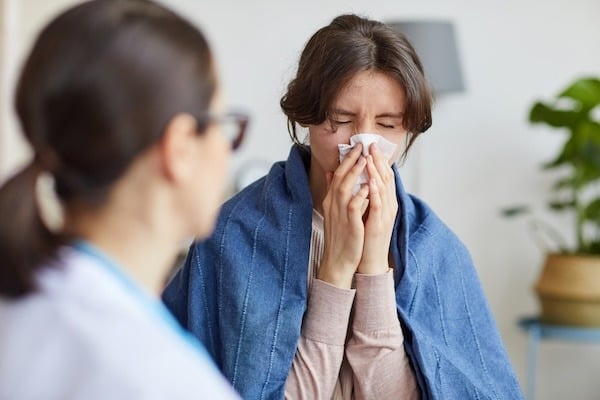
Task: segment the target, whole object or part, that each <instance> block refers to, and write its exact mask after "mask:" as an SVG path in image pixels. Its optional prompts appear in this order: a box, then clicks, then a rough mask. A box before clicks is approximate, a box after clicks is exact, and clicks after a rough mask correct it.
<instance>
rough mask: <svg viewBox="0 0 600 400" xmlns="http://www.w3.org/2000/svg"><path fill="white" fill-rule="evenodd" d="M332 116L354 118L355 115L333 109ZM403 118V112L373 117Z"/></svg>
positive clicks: (339, 109)
mask: <svg viewBox="0 0 600 400" xmlns="http://www.w3.org/2000/svg"><path fill="white" fill-rule="evenodd" d="M331 113H332V114H336V115H347V116H350V117H354V116H356V113H353V112H351V111H347V110H343V109H341V108H334V109H332V110H331ZM403 116H404V113H403V112H399V113H383V114H377V115H376V116H375V118H402V117H403Z"/></svg>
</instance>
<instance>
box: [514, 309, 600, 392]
mask: <svg viewBox="0 0 600 400" xmlns="http://www.w3.org/2000/svg"><path fill="white" fill-rule="evenodd" d="M519 326H520V327H521V328H522V329H523V330H525V331H526V332H527V333H528V334H529V351H528V356H527V383H526V384H527V393H526V396H527V400H534V399H535V378H536V372H537V348H538V345H539V342H540V340H543V339H558V340H564V341H571V342H600V329H599V328H584V327H576V326H566V325H550V324H545V323H543V322H541V321H540V320H539V318H537V317H525V318H521V319H520V320H519Z"/></svg>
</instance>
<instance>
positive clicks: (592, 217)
mask: <svg viewBox="0 0 600 400" xmlns="http://www.w3.org/2000/svg"><path fill="white" fill-rule="evenodd" d="M583 217H584V218H585V219H586V220H589V221H593V222H595V223H596V224H600V199H596V200H594V201H592V202H591V203H590V204H588V205H587V207H585V208H584V209H583Z"/></svg>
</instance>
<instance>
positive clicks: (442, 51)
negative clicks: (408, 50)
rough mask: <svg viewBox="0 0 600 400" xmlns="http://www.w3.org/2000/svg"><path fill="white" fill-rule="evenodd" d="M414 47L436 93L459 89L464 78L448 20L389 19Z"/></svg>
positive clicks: (390, 24)
mask: <svg viewBox="0 0 600 400" xmlns="http://www.w3.org/2000/svg"><path fill="white" fill-rule="evenodd" d="M387 25H389V26H391V27H392V28H394V29H396V30H398V31H400V32H402V33H403V34H404V36H406V38H407V39H408V40H409V41H410V43H411V44H412V45H413V47H414V48H415V50H416V52H417V54H418V55H419V58H420V59H421V62H422V63H423V68H424V69H425V76H426V77H427V79H428V81H429V83H430V84H431V86H432V88H433V91H434V92H435V94H438V95H439V94H442V93H448V92H460V91H463V90H464V81H463V77H462V74H461V69H460V60H459V57H458V50H457V47H456V37H455V34H454V26H453V25H452V23H451V22H447V21H390V22H388V23H387Z"/></svg>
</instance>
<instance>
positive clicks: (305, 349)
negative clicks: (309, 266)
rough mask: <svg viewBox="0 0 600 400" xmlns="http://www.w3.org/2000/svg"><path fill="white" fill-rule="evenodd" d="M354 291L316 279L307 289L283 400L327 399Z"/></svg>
mask: <svg viewBox="0 0 600 400" xmlns="http://www.w3.org/2000/svg"><path fill="white" fill-rule="evenodd" d="M354 295H355V290H354V289H341V288H338V287H335V286H333V285H330V284H328V283H326V282H324V281H321V280H319V279H315V280H314V281H313V283H312V286H311V291H310V297H309V300H308V307H307V310H306V314H305V317H304V322H303V324H302V334H301V336H300V340H299V341H298V347H297V349H296V356H295V357H294V360H293V363H292V369H291V371H290V374H289V376H288V378H287V381H286V385H285V398H286V399H294V400H297V399H330V398H331V396H332V394H333V391H334V388H335V385H336V383H337V381H338V376H339V373H340V367H341V364H342V359H343V357H344V344H345V341H346V333H347V330H348V320H349V317H350V311H351V309H352V303H353V301H354Z"/></svg>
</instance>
